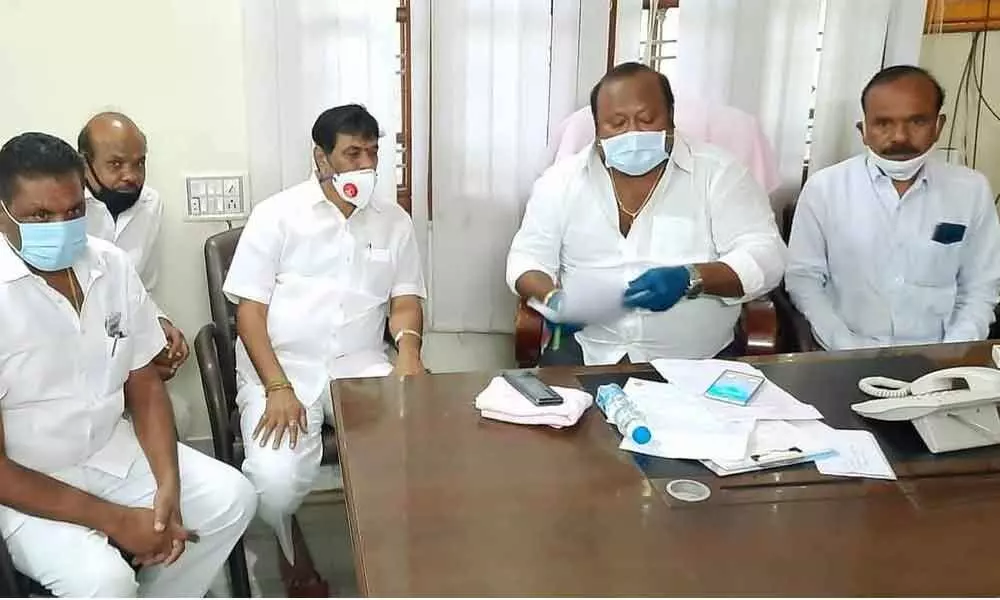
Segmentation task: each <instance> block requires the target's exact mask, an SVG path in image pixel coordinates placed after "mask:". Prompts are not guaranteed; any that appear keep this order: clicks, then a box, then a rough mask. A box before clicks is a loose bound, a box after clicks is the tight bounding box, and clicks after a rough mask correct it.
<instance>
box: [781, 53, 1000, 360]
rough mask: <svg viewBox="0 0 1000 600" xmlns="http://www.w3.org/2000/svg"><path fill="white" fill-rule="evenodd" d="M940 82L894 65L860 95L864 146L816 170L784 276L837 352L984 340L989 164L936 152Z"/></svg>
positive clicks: (999, 227) (989, 274) (990, 255)
mask: <svg viewBox="0 0 1000 600" xmlns="http://www.w3.org/2000/svg"><path fill="white" fill-rule="evenodd" d="M943 105H944V91H943V90H942V88H941V86H940V84H938V82H937V81H936V80H935V79H934V78H933V77H932V76H931V75H930V74H929V73H928V72H927V71H925V70H923V69H920V68H918V67H913V66H905V65H904V66H894V67H889V68H887V69H884V70H883V71H881V72H879V73H878V74H876V75H875V76H874V77H873V78H872V80H871V81H870V82H869V83H868V85H867V86H865V89H864V91H863V92H862V95H861V108H862V109H863V111H864V121H863V123H860V124H859V129H860V130H861V134H862V137H863V139H864V142H865V145H866V146H867V149H866V151H865V152H864V153H862V154H860V155H857V156H854V157H852V158H849V159H847V160H845V161H843V162H841V163H839V164H836V165H834V166H832V167H828V168H826V169H823V170H821V171H819V172H818V173H816V174H815V175H813V176H812V177H810V178H809V180H808V181H807V182H806V185H805V187H804V188H803V190H802V194H801V195H800V196H799V200H798V205H797V207H796V211H795V219H794V222H793V224H792V233H791V238H790V240H789V265H788V272H787V273H786V275H785V285H786V287H787V289H788V293H789V295H790V296H791V298H792V300H793V301H794V302H795V304H796V306H797V307H798V309H799V310H800V311H802V313H803V314H804V315H805V317H806V318H807V319H808V320H809V323H810V324H811V327H812V331H813V335H814V337H815V338H816V339H817V340H818V341H819V343H820V344H822V345H823V346H824V347H825V348H827V349H830V350H835V349H845V348H861V347H869V346H891V345H899V344H925V343H937V342H953V341H955V342H957V341H969V340H980V339H985V338H986V336H987V334H988V331H989V326H990V323H991V322H992V321H993V319H994V312H993V311H994V307H995V306H996V304H997V293H998V290H1000V260H998V257H1000V223H998V219H997V213H996V209H995V207H994V205H993V195H992V193H991V192H990V187H989V183H988V182H987V181H986V178H985V177H983V175H982V174H980V173H978V172H976V171H973V170H971V169H968V168H965V167H962V166H957V165H950V164H947V163H945V162H943V161H941V160H938V159H936V158H935V157H932V152H933V149H934V144H935V143H936V142H937V139H938V137H939V136H940V135H941V131H942V129H943V128H944V123H945V115H943V114H941V107H942V106H943Z"/></svg>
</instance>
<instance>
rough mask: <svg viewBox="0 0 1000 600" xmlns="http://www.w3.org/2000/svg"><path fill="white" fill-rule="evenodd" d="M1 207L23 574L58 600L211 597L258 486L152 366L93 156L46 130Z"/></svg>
mask: <svg viewBox="0 0 1000 600" xmlns="http://www.w3.org/2000/svg"><path fill="white" fill-rule="evenodd" d="M0 208H2V210H0V233H2V235H3V241H0V331H2V332H3V335H2V336H0V535H2V536H3V539H4V540H5V542H6V545H7V548H8V550H9V552H10V555H11V558H12V560H13V562H14V566H15V567H16V568H17V569H18V570H19V571H21V572H22V573H24V574H25V575H27V576H29V577H31V578H33V579H35V580H37V581H38V582H39V583H41V584H42V585H44V586H45V587H47V588H48V589H49V590H50V591H51V592H52V593H53V594H55V595H56V596H98V597H112V596H122V597H135V596H137V595H142V596H154V597H155V596H163V597H173V596H177V597H179V596H185V597H200V596H203V595H204V594H205V592H206V591H207V590H208V588H209V585H210V583H211V582H212V579H213V578H214V577H215V575H216V574H217V572H218V571H219V569H220V567H221V566H222V564H223V563H224V562H225V560H226V558H227V556H228V555H229V553H230V551H231V550H232V548H233V546H234V544H235V543H236V541H237V540H238V539H239V537H240V536H241V535H242V534H243V532H244V531H245V529H246V527H247V525H248V523H249V522H250V519H251V518H252V517H253V513H254V508H255V502H256V498H255V495H254V491H253V487H252V486H251V484H250V482H249V481H247V480H246V478H244V477H243V476H242V475H240V473H239V472H238V471H236V470H235V469H233V468H231V467H229V466H227V465H224V464H222V463H220V462H217V461H215V460H214V459H211V458H209V457H207V456H205V455H203V454H200V453H198V452H196V451H194V450H191V449H189V448H187V447H185V446H181V445H179V444H178V443H177V440H176V437H175V436H174V424H173V413H172V411H171V408H170V401H169V399H168V397H167V393H166V389H165V388H164V385H163V382H162V381H161V380H160V378H159V376H158V375H157V373H156V371H155V369H154V368H153V366H152V364H151V361H152V360H153V358H154V357H155V356H156V355H157V354H158V353H159V352H160V350H161V349H162V348H163V344H164V338H163V332H162V330H161V328H160V326H159V324H158V323H157V321H156V313H155V307H154V306H153V303H152V302H151V301H150V299H149V296H148V295H147V293H146V290H145V289H144V287H143V285H142V283H141V282H140V280H139V277H138V276H137V275H136V272H135V270H134V268H133V267H132V264H131V261H130V260H129V259H128V257H127V256H126V255H125V253H124V252H122V251H121V250H120V249H118V248H116V247H114V246H113V245H111V244H109V243H106V242H104V241H101V240H98V239H95V238H90V237H88V236H87V234H86V222H85V218H86V204H85V202H84V197H83V165H82V164H81V162H80V157H79V155H78V154H77V153H76V152H75V151H74V150H73V148H72V147H70V146H69V145H68V144H66V143H65V142H63V141H62V140H60V139H58V138H54V137H52V136H49V135H46V134H41V133H27V134H23V135H20V136H18V137H16V138H13V139H12V140H10V141H9V142H7V143H6V144H4V146H3V148H2V149H0ZM112 543H114V544H115V546H117V548H116V547H115V546H112V545H111V544H112ZM118 548H120V549H121V550H123V551H126V552H128V553H129V554H130V555H132V557H134V561H135V563H134V564H136V565H137V566H140V567H141V568H139V569H138V571H135V570H134V569H133V566H132V565H130V564H129V563H128V562H127V561H126V559H125V558H123V556H122V555H121V553H120V552H119V550H118Z"/></svg>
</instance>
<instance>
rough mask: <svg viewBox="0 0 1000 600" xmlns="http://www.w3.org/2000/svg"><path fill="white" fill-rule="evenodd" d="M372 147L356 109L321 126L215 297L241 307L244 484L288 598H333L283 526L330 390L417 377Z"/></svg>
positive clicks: (391, 223)
mask: <svg viewBox="0 0 1000 600" xmlns="http://www.w3.org/2000/svg"><path fill="white" fill-rule="evenodd" d="M378 137H379V128H378V123H377V122H376V121H375V118H374V117H372V115H370V114H369V113H368V112H367V111H366V110H365V109H364V108H363V107H361V106H358V105H347V106H339V107H336V108H332V109H330V110H327V111H325V112H324V113H323V114H321V115H320V116H319V118H318V119H317V120H316V123H315V125H314V126H313V130H312V139H313V142H314V143H315V147H314V149H313V160H314V163H315V166H316V176H315V177H313V178H310V179H309V180H308V181H305V182H303V183H301V184H299V185H296V186H295V187H292V188H290V189H287V190H285V191H283V192H281V193H279V194H276V195H275V196H272V197H270V198H268V199H267V200H264V201H263V202H261V203H260V204H258V205H257V206H255V207H254V210H253V213H252V214H251V215H250V219H249V221H248V222H247V225H246V228H245V229H244V230H243V234H242V236H241V237H240V241H239V245H238V246H237V248H236V254H235V256H234V257H233V262H232V266H231V267H230V270H229V274H228V276H227V277H226V282H225V284H224V287H223V289H224V291H225V292H226V294H227V295H228V296H229V298H230V299H231V300H232V301H233V302H236V303H238V308H237V316H236V321H237V330H238V332H239V337H240V340H239V344H238V345H237V349H236V363H237V372H238V379H239V391H238V394H237V398H236V402H237V404H238V405H239V408H240V427H241V430H242V433H243V439H244V440H245V442H246V444H245V449H246V460H245V461H244V463H243V472H244V473H246V475H247V477H249V478H250V480H251V481H252V482H253V483H254V485H255V486H256V487H257V490H258V494H259V496H260V508H259V514H260V516H261V518H262V519H263V520H264V521H265V522H266V523H268V524H269V525H270V526H271V527H273V528H274V530H275V533H276V534H277V537H278V542H279V544H280V547H281V550H282V551H281V552H279V553H278V555H279V568H280V572H281V576H282V580H283V581H284V584H285V591H286V593H287V594H288V595H289V596H291V597H326V596H327V595H328V591H329V590H328V587H327V585H326V582H324V581H322V579H321V578H320V577H319V575H318V574H317V573H316V570H315V568H314V567H313V563H312V559H311V557H310V556H309V551H308V549H307V548H306V545H305V543H304V541H303V539H302V533H301V530H300V529H299V528H298V525H297V523H296V522H295V520H294V517H293V515H294V514H295V511H296V510H297V509H298V507H299V505H300V504H301V502H302V500H303V498H304V497H305V495H306V494H307V493H308V492H309V490H310V488H311V487H312V484H313V482H314V481H315V479H316V476H317V474H318V472H319V466H320V459H321V457H322V436H321V432H320V430H321V427H322V425H323V422H324V421H327V422H332V419H333V406H332V402H331V398H330V395H329V385H328V384H329V381H330V380H331V379H339V378H345V377H371V376H383V375H388V374H389V373H391V372H393V371H394V372H395V374H396V375H400V376H407V375H414V374H418V373H422V372H423V371H424V368H423V364H422V363H421V359H420V346H421V335H422V333H423V305H422V299H423V298H424V296H425V292H424V280H423V275H422V273H421V266H420V254H419V251H418V249H417V244H416V238H415V236H414V231H413V223H412V222H411V221H410V218H409V216H408V215H407V214H406V212H405V211H403V209H401V208H400V207H399V206H398V205H397V204H396V203H395V202H392V201H389V202H386V201H384V200H381V199H378V198H375V197H374V195H375V180H376V176H375V169H376V167H377V165H378ZM387 316H388V320H389V330H390V333H391V334H392V336H393V338H394V340H395V342H396V345H397V348H398V351H399V353H398V358H397V361H396V366H395V369H394V368H393V366H392V365H391V364H390V363H389V360H388V358H387V356H386V344H385V342H384V341H383V333H384V331H385V324H386V317H387Z"/></svg>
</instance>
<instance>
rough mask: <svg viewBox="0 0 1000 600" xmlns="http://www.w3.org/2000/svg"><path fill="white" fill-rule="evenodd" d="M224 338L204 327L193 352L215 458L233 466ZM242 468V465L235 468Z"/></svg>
mask: <svg viewBox="0 0 1000 600" xmlns="http://www.w3.org/2000/svg"><path fill="white" fill-rule="evenodd" d="M218 335H221V334H220V333H219V331H218V330H217V329H216V328H215V325H214V324H212V323H209V324H208V325H205V326H204V327H202V328H201V330H200V331H199V332H198V335H197V337H195V340H194V353H195V357H196V358H197V360H198V370H199V371H200V373H201V386H202V390H203V391H204V394H205V407H206V408H207V409H208V421H209V425H211V428H212V445H213V449H214V450H215V458H217V459H218V460H221V461H222V462H225V463H226V464H230V465H233V464H234V462H235V456H234V454H233V442H234V441H235V437H234V433H233V431H232V427H231V426H230V412H231V411H230V409H229V403H228V402H226V392H225V387H224V386H223V383H222V379H223V374H222V368H221V366H220V364H219V351H218V344H217V340H216V336H218ZM234 466H236V467H237V468H239V465H234Z"/></svg>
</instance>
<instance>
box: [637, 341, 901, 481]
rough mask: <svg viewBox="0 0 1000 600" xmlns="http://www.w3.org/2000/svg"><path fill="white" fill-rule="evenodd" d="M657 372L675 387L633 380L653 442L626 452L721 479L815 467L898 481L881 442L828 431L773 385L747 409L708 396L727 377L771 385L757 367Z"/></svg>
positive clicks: (718, 363) (707, 364)
mask: <svg viewBox="0 0 1000 600" xmlns="http://www.w3.org/2000/svg"><path fill="white" fill-rule="evenodd" d="M653 366H654V367H655V368H656V370H657V371H659V373H660V374H661V375H662V376H663V377H664V378H665V379H667V381H669V382H670V383H660V382H652V381H646V380H641V379H630V380H629V381H628V382H627V383H626V385H625V387H624V390H625V393H626V394H627V395H628V396H629V398H630V399H631V400H632V401H633V402H634V403H635V406H636V408H637V409H638V410H639V411H640V412H642V413H643V415H644V417H645V419H646V422H647V425H648V426H649V428H650V430H651V431H652V433H653V438H652V440H651V441H650V442H649V443H647V444H636V443H635V442H633V441H632V440H629V439H623V440H622V443H621V445H620V446H619V447H620V448H622V449H623V450H628V451H631V452H637V453H641V454H649V455H652V456H660V457H664V458H685V459H695V460H700V461H701V462H702V464H704V465H705V466H706V467H708V468H709V469H711V470H712V471H713V472H715V473H716V474H718V475H733V474H736V473H745V472H748V471H756V470H760V469H769V468H775V467H780V466H786V465H790V464H795V463H801V462H811V461H815V462H816V465H817V468H818V469H819V470H820V472H822V473H825V474H829V475H842V476H853V477H878V478H890V479H894V478H895V474H894V473H893V472H892V468H891V467H890V466H889V463H888V461H887V460H886V458H885V455H884V454H882V450H881V448H879V446H878V443H877V442H876V441H875V438H874V436H872V435H871V434H870V433H868V432H867V431H838V430H835V429H832V428H830V427H828V426H826V425H824V424H823V423H821V422H820V421H819V419H822V418H823V416H822V415H821V414H820V413H819V411H818V410H816V408H815V407H813V406H810V405H808V404H804V403H802V402H799V401H798V400H796V399H795V398H794V397H793V396H792V395H791V394H789V393H788V392H786V391H785V390H783V389H781V388H780V387H778V386H777V385H775V384H774V383H772V382H771V381H767V380H766V378H765V381H764V383H763V384H762V385H761V387H760V389H759V390H758V391H757V394H756V395H755V396H754V398H753V400H752V401H751V402H750V403H749V404H748V405H747V406H738V405H734V404H728V403H725V402H719V401H716V400H711V399H709V398H706V397H705V396H704V395H703V394H704V392H705V390H706V389H708V387H709V386H710V385H711V384H712V383H713V382H714V381H715V380H716V379H717V378H718V377H719V375H721V374H722V372H723V371H725V370H727V369H728V370H733V371H740V372H744V373H749V374H753V375H757V376H760V377H763V373H761V372H760V371H759V370H758V369H755V368H754V367H752V366H751V365H748V364H746V363H742V362H736V361H724V360H714V359H713V360H657V361H654V362H653Z"/></svg>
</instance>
